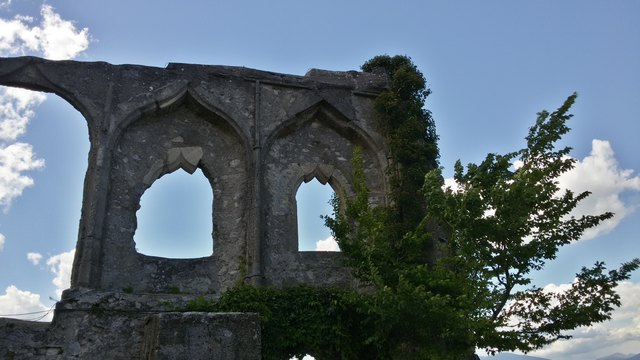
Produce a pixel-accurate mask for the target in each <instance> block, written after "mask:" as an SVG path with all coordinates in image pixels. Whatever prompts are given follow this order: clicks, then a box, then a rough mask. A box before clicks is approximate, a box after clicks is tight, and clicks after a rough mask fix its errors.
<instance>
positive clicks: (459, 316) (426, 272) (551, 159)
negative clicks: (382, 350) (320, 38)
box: [327, 57, 640, 359]
mask: <svg viewBox="0 0 640 360" xmlns="http://www.w3.org/2000/svg"><path fill="white" fill-rule="evenodd" d="M398 63H399V64H402V65H400V66H399V67H397V66H394V64H398ZM370 64H378V65H380V64H382V66H385V68H386V69H387V71H388V73H389V74H390V76H391V78H392V79H393V80H392V84H393V85H392V86H391V89H390V91H389V92H391V93H393V94H383V95H381V96H380V98H379V101H380V102H382V103H383V105H378V106H377V107H376V109H377V111H378V116H379V117H380V118H381V119H383V122H382V125H381V129H382V130H381V131H382V133H383V134H385V135H386V136H387V137H388V138H389V143H390V144H391V145H390V152H391V155H392V156H391V158H392V159H393V160H395V163H394V164H392V166H390V171H389V177H390V179H391V182H392V184H404V183H405V181H407V179H413V177H414V176H415V174H416V173H421V174H422V180H423V184H422V186H421V188H420V191H419V192H420V196H416V194H415V193H413V192H411V195H408V192H407V191H406V190H405V189H404V188H403V186H392V192H393V193H394V195H393V196H392V199H393V201H394V202H393V203H392V204H390V205H388V206H377V207H373V206H370V205H369V203H368V194H367V189H366V187H365V186H364V185H363V184H364V176H363V172H362V168H361V165H359V164H358V162H359V161H361V160H360V159H359V156H358V154H356V156H354V166H355V168H356V173H355V175H356V176H355V179H356V180H355V181H356V184H357V185H356V195H355V196H354V197H353V198H351V199H349V200H347V201H346V202H345V203H344V204H340V203H339V202H337V200H336V203H335V207H336V210H335V215H336V217H337V218H336V220H332V219H327V224H328V225H329V226H330V227H331V229H332V230H333V232H334V235H335V237H336V239H337V241H338V243H339V244H340V247H341V249H343V251H344V253H345V257H346V258H347V261H348V263H349V265H350V266H352V267H353V268H354V270H355V273H356V274H357V276H358V277H359V278H360V279H361V280H363V281H364V282H365V283H368V284H371V285H372V286H373V288H374V289H375V291H374V292H373V295H372V298H373V299H374V300H372V301H371V304H372V313H375V314H376V316H377V317H378V318H380V319H384V320H383V321H384V325H381V326H380V327H379V328H378V329H377V332H376V334H375V335H374V336H375V337H376V339H377V340H376V341H379V342H380V343H384V344H385V345H384V346H386V348H387V349H388V351H389V352H388V354H389V356H390V357H394V358H403V359H404V358H433V359H445V358H447V357H451V358H461V357H463V356H465V353H466V352H468V351H469V350H470V349H474V348H476V347H480V348H485V349H486V350H487V351H488V352H490V353H495V352H496V351H508V350H521V351H524V352H527V351H531V350H534V349H539V348H541V347H543V346H545V345H548V344H550V343H552V342H553V341H556V340H558V339H563V338H569V337H570V336H569V335H567V333H566V331H567V330H571V329H575V328H576V327H579V326H588V325H591V324H593V323H597V322H601V321H604V320H607V319H609V318H610V317H611V313H612V311H613V309H614V308H615V307H617V306H620V297H619V295H618V294H617V293H616V291H615V287H616V286H617V285H618V284H619V282H620V281H623V280H625V279H628V278H629V276H630V274H631V272H632V271H634V270H635V269H637V268H638V266H640V260H639V259H633V260H631V261H630V262H627V263H624V264H622V265H621V266H620V268H618V269H614V270H610V271H607V269H606V267H605V264H604V263H602V262H598V263H596V264H595V265H593V266H592V267H584V268H582V270H580V271H579V272H578V273H577V274H576V278H575V281H574V282H573V284H572V285H571V287H570V288H569V289H568V290H566V291H563V292H555V293H553V292H546V291H544V290H543V289H541V288H538V287H536V286H533V285H532V278H531V276H532V274H533V273H534V272H535V271H538V270H541V269H542V268H543V267H544V266H545V264H546V262H547V261H550V260H553V259H555V257H556V256H557V253H558V250H559V249H560V248H561V247H562V246H564V245H568V244H570V243H572V242H574V241H577V240H579V239H580V237H581V236H582V234H583V233H584V231H585V230H587V229H589V228H592V227H595V226H597V225H598V224H600V223H601V222H602V221H604V220H606V219H609V218H611V217H612V216H613V214H612V213H604V214H594V215H584V216H581V217H574V216H572V215H571V212H572V210H573V209H575V208H576V206H577V205H578V203H579V202H580V201H582V200H584V199H585V198H586V197H588V196H589V194H590V193H589V192H588V191H585V192H582V193H579V194H575V193H573V192H572V191H570V190H567V189H560V188H559V186H558V178H559V176H560V175H562V174H564V173H566V172H567V171H570V170H571V169H572V168H573V166H574V162H575V160H574V159H572V158H570V157H569V156H568V154H569V152H570V150H571V149H570V148H569V147H563V148H560V149H558V148H557V143H558V141H559V140H560V139H561V138H562V136H563V135H564V134H566V133H567V132H568V131H569V127H568V126H567V121H568V120H569V119H570V118H571V117H572V115H570V114H569V110H570V108H571V106H572V105H573V103H574V102H575V100H576V96H577V95H576V94H573V95H571V96H569V97H568V98H567V99H566V101H565V102H564V103H563V104H562V106H560V107H559V108H558V110H556V111H554V112H552V113H549V112H547V111H542V112H540V113H538V117H537V120H536V122H535V124H534V125H533V126H532V127H531V128H530V130H529V134H528V135H527V136H526V138H525V139H526V147H525V148H523V149H521V150H517V151H514V152H510V153H507V154H504V155H498V154H488V155H487V157H486V158H485V160H484V161H482V162H481V163H480V164H468V165H467V166H466V167H463V166H462V165H461V163H460V161H458V162H457V163H456V164H455V166H454V170H455V175H454V179H455V182H456V184H457V187H456V188H455V189H452V188H450V187H445V186H444V181H443V177H442V173H441V170H440V169H439V168H437V167H436V166H434V165H435V164H437V163H436V162H435V160H436V159H437V156H434V154H433V152H429V151H428V150H427V149H434V148H435V149H437V147H435V146H434V145H432V147H430V148H429V147H426V146H424V145H422V144H420V145H418V143H419V141H417V138H416V135H415V134H412V135H411V136H410V137H409V138H408V139H406V141H402V140H398V139H396V138H395V137H396V136H399V137H401V136H402V135H398V134H404V132H403V131H395V132H389V131H387V130H386V129H387V128H388V127H389V126H390V125H387V124H402V121H403V120H402V119H394V117H395V116H399V117H408V118H409V119H413V118H412V117H411V115H410V113H409V112H408V111H405V112H399V111H397V110H396V108H394V107H392V106H385V105H384V104H387V103H394V101H393V100H391V101H390V100H389V98H391V99H396V97H401V96H403V94H404V96H405V100H403V101H409V102H412V101H413V102H414V103H416V105H415V106H416V107H417V106H418V105H419V104H417V103H419V102H420V101H422V100H424V96H426V95H428V91H425V90H421V89H420V88H419V87H418V86H416V85H415V84H419V83H420V82H419V81H416V80H415V79H414V78H413V77H410V76H407V75H406V74H405V73H406V71H408V70H407V69H412V67H411V65H408V64H410V60H408V59H407V58H404V57H401V59H398V57H394V58H389V57H379V58H375V59H373V60H372V61H370V62H368V63H367V64H365V66H364V67H363V69H365V70H367V69H368V68H369V66H370ZM390 64H391V65H390ZM413 69H414V70H415V68H413ZM415 71H416V72H414V75H415V76H421V74H419V72H417V70H415ZM396 74H397V76H398V77H396ZM406 79H408V80H406ZM404 81H407V82H408V83H409V84H408V85H407V86H406V87H405V86H402V85H398V84H396V83H397V82H404ZM421 84H424V82H422V83H421ZM405 88H411V89H413V91H414V92H415V93H416V94H417V95H414V96H413V97H410V96H407V95H406V93H405V92H403V91H402V89H405ZM395 101H396V103H402V101H397V100H395ZM402 108H403V109H409V108H410V107H408V106H404V107H402ZM422 121H424V122H425V124H426V126H427V127H429V126H432V122H431V119H430V118H428V119H422ZM408 123H410V121H409V122H408ZM400 126H403V125H400ZM407 131H409V130H407ZM413 131H414V132H415V130H413ZM409 132H411V131H409ZM429 134H435V132H429ZM423 139H424V141H435V139H436V137H435V135H432V136H426V137H424V138H423ZM396 141H397V142H399V143H402V144H403V147H401V148H396V147H394V146H393V144H394V142H396ZM394 152H395V154H394ZM412 152H415V154H414V155H413V159H419V158H420V157H421V156H424V157H427V156H431V158H430V160H431V161H424V162H423V163H421V164H417V163H414V162H413V161H402V159H405V158H406V155H404V154H406V153H412ZM414 161H416V160H414ZM405 195H407V196H405ZM404 209H412V210H413V214H414V215H415V216H419V217H420V218H419V219H417V217H413V218H412V220H413V221H406V219H405V218H403V216H402V212H403V211H404Z"/></svg>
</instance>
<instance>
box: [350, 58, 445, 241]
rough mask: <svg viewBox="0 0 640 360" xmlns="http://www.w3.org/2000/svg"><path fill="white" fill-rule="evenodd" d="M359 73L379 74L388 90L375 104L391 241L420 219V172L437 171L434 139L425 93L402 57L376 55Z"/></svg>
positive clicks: (423, 83) (414, 69)
mask: <svg viewBox="0 0 640 360" xmlns="http://www.w3.org/2000/svg"><path fill="white" fill-rule="evenodd" d="M362 70H363V71H365V72H375V71H384V72H385V73H386V74H387V76H388V77H389V82H390V83H389V88H388V89H386V90H385V91H383V92H382V93H381V94H380V95H378V97H377V98H376V100H375V104H374V109H375V112H376V116H375V122H376V125H377V130H378V131H379V132H380V133H381V134H382V136H384V138H385V143H386V144H387V146H388V147H389V154H390V158H391V164H390V167H389V173H388V175H389V180H390V182H391V187H392V189H391V194H390V195H391V197H392V201H393V204H394V207H395V209H394V211H393V212H392V213H391V214H389V215H393V216H394V218H395V219H393V222H392V223H393V224H395V225H396V226H394V228H395V229H394V230H395V231H396V232H397V234H395V236H394V237H395V238H398V237H399V236H402V233H404V232H405V231H406V230H407V229H413V228H415V226H416V225H417V224H418V223H419V222H420V221H421V220H422V218H423V217H424V211H425V205H424V202H423V201H421V200H422V196H421V192H420V190H421V188H422V185H423V183H424V174H426V173H427V171H429V170H432V169H436V168H438V158H439V151H438V135H437V134H436V126H435V123H434V121H433V118H432V116H431V112H430V111H429V110H427V109H426V108H425V100H426V98H427V96H429V94H431V90H429V89H428V88H427V86H426V80H425V78H424V76H423V75H422V73H421V72H420V70H418V68H417V67H416V65H415V64H413V62H412V61H411V59H410V58H409V57H407V56H401V55H396V56H393V57H392V56H389V55H380V56H376V57H374V58H373V59H371V60H369V61H367V62H366V63H364V65H362Z"/></svg>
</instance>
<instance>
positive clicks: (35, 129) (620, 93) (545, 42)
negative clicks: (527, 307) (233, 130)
mask: <svg viewBox="0 0 640 360" xmlns="http://www.w3.org/2000/svg"><path fill="white" fill-rule="evenodd" d="M18 15H19V17H17V18H16V16H18ZM639 16H640V2H638V1H635V0H628V1H625V0H618V1H605V0H602V1H590V0H565V1H553V0H536V1H534V0H530V1H517V2H516V1H507V0H504V1H497V0H487V1H482V2H480V1H455V0H453V1H452V0H448V1H444V0H443V1H403V2H393V1H379V0H373V1H351V2H345V1H325V2H322V3H309V2H303V1H299V0H298V1H293V0H286V1H271V2H266V1H248V0H243V1H233V2H221V1H191V2H188V3H187V2H177V1H154V2H145V1H127V2H124V1H101V2H89V1H81V2H80V1H79V2H69V1H55V0H50V1H47V2H42V1H32V0H13V1H7V0H5V1H0V19H2V20H0V55H2V56H17V55H21V54H33V55H38V56H48V57H53V58H72V57H73V58H75V59H77V60H83V61H107V62H111V63H116V64H122V63H138V64H144V65H151V66H160V67H164V66H166V64H167V63H169V62H189V63H203V64H223V65H237V66H246V67H252V68H258V69H263V70H269V71H276V72H284V73H292V74H304V73H305V72H306V71H307V70H309V69H310V68H324V69H332V70H354V69H358V68H359V66H360V65H361V64H362V63H363V62H364V61H366V60H368V59H370V58H371V57H373V56H375V55H378V54H385V53H386V54H390V55H395V54H405V55H409V56H411V57H412V59H413V61H414V62H415V63H416V65H417V66H418V67H419V68H420V69H421V70H422V72H423V73H424V74H425V77H426V78H427V81H428V84H429V86H430V88H431V89H432V91H433V94H432V95H431V96H430V97H429V98H428V100H427V107H428V108H429V109H430V110H431V111H432V112H433V115H434V118H435V121H436V126H437V131H438V134H439V135H440V151H441V165H442V166H444V168H445V175H447V176H450V175H451V169H452V165H453V163H454V161H455V160H457V159H461V160H462V162H463V163H468V162H477V161H480V160H481V159H482V158H483V157H484V156H485V155H486V154H487V153H488V152H496V153H504V152H508V151H512V150H515V149H518V148H520V147H522V146H524V140H523V138H524V136H525V135H526V132H527V129H528V127H529V126H531V125H532V124H533V121H534V120H535V114H536V112H537V111H539V110H541V109H549V110H553V109H555V108H556V107H557V106H559V105H560V104H561V103H562V101H563V100H564V99H565V98H566V97H567V96H569V95H570V94H571V93H572V92H574V91H577V92H578V94H579V96H578V101H577V103H576V105H575V106H574V108H573V113H574V114H575V117H574V119H573V120H571V123H570V126H571V127H572V128H573V130H572V132H571V133H570V134H569V135H567V136H566V137H565V139H564V140H563V144H565V145H569V146H571V147H573V149H574V150H573V152H572V153H571V155H572V156H573V157H574V158H576V159H578V160H579V163H578V167H577V169H576V171H575V172H574V173H573V174H570V175H569V176H567V177H566V178H564V179H562V183H561V184H562V185H564V186H567V187H570V188H573V189H574V190H578V191H579V190H586V189H590V190H592V191H593V192H594V194H593V196H592V198H591V200H590V202H589V203H588V204H586V205H585V206H584V207H583V209H582V210H583V211H587V212H589V211H592V212H593V211H600V212H602V211H608V210H612V211H615V212H616V213H617V214H618V216H617V219H616V221H615V222H612V223H609V224H607V225H606V226H604V227H601V228H600V229H597V231H596V232H592V233H591V234H589V236H588V237H590V238H589V239H584V240H581V241H579V242H577V243H575V244H572V245H569V246H567V247H566V248H564V249H563V250H562V251H561V252H560V255H559V257H558V259H557V261H555V262H553V263H550V264H549V266H548V267H547V269H546V270H544V271H542V272H541V273H540V274H537V275H536V278H535V280H536V283H537V284H538V285H540V286H545V285H548V284H555V286H556V287H561V286H562V284H568V283H570V282H571V281H572V280H573V276H574V274H575V272H577V271H578V270H579V268H580V267H581V266H583V265H591V264H593V263H594V262H595V261H597V260H603V261H605V262H606V263H607V264H608V265H610V266H612V267H613V266H616V265H617V264H619V263H620V262H622V261H625V260H629V259H630V258H632V257H634V256H635V257H637V256H640V243H639V241H638V235H637V234H638V233H639V230H640V227H639V225H638V224H640V211H639V210H638V209H637V207H638V206H639V205H640V177H638V171H640V157H639V156H638V153H639V150H640V145H638V137H639V134H640V101H638V99H639V98H640V66H638V64H640V22H639V21H637V19H638V17H639ZM12 35H15V36H13V37H12ZM0 96H1V97H0V99H1V100H0V208H1V209H0V234H1V235H0V315H2V314H15V313H20V312H29V311H33V310H35V309H37V310H40V309H44V308H48V307H49V306H51V304H52V303H53V301H51V300H49V297H52V298H58V297H59V293H60V291H61V289H62V288H64V287H65V286H67V285H66V284H68V276H69V269H70V264H69V261H70V259H71V258H72V253H71V252H70V251H71V250H72V249H73V247H74V246H75V240H76V237H77V226H78V220H79V213H80V201H81V195H82V193H81V192H82V182H83V177H84V172H85V170H86V165H87V153H88V136H87V129H86V125H85V123H84V120H83V119H82V117H81V116H80V114H79V113H78V112H77V111H76V110H75V109H73V108H72V107H71V106H70V105H68V104H66V103H65V102H64V101H63V100H61V99H59V98H57V97H56V96H54V95H49V96H47V97H46V100H44V98H42V97H41V96H38V95H25V94H24V93H16V92H13V91H9V90H2V92H0ZM7 104H10V105H7ZM11 111H13V112H11ZM30 111H31V112H30ZM8 121H13V122H11V124H13V126H8V125H6V124H9V122H8ZM3 123H4V124H5V125H1V124H3ZM18 130H24V132H23V133H20V131H18ZM594 140H595V141H594ZM19 144H22V145H19ZM173 177H175V179H173ZM194 177H195V178H194ZM29 179H30V180H29ZM161 181H162V182H163V183H164V182H165V181H166V182H167V183H168V185H166V187H167V188H168V189H169V190H167V191H166V192H163V191H162V190H160V189H159V186H160V185H162V186H165V185H164V184H161V183H160V182H158V184H157V185H154V187H152V188H151V189H150V191H151V190H153V192H154V193H155V192H156V190H158V193H159V194H160V195H158V198H157V199H155V200H154V199H153V198H150V199H149V200H148V201H151V202H152V201H159V202H160V203H162V202H163V201H165V202H166V201H172V204H175V199H176V198H178V197H179V198H182V196H177V195H176V193H175V191H178V190H177V189H180V188H183V187H185V186H187V187H188V188H202V189H204V190H202V191H203V192H204V193H206V186H205V187H202V184H203V181H204V177H202V176H201V175H199V174H198V173H196V174H194V175H192V176H191V177H189V176H186V175H185V176H182V175H176V176H173V174H172V176H168V177H167V178H166V179H165V178H163V179H161ZM172 183H173V185H172ZM187 183H188V184H193V185H185V184H187ZM171 189H173V190H171ZM325 189H327V188H326V187H325ZM310 192H311V193H312V194H314V196H317V195H318V190H314V191H310ZM326 192H327V191H326ZM163 194H165V195H163ZM166 194H168V195H166ZM147 195H148V196H149V197H150V196H151V192H149V194H145V196H144V197H143V200H142V201H143V204H142V208H143V209H144V210H145V211H146V209H147V208H150V209H160V208H162V206H161V205H149V206H145V203H144V202H145V201H147V199H146V197H147ZM163 196H165V198H164V199H163V198H162V197H163ZM206 196H209V197H210V196H211V194H210V193H209V194H206ZM206 196H204V195H203V196H196V197H195V199H200V200H202V199H205V200H204V201H200V202H198V204H195V205H194V203H196V200H194V201H192V202H189V201H187V202H186V203H185V204H182V205H180V206H184V208H185V209H186V210H185V211H183V212H186V211H192V212H193V213H198V214H202V212H203V211H204V210H195V209H208V208H207V206H210V205H208V204H210V200H206V199H207V198H206ZM324 196H325V197H326V196H328V195H327V194H325V195H324ZM176 207H177V205H176ZM141 211H142V210H141ZM207 211H209V214H210V210H207ZM303 212H304V213H306V212H307V210H305V209H301V210H299V213H303ZM141 214H142V213H141ZM151 214H152V215H151V216H154V215H156V214H155V213H154V211H153V210H151ZM141 216H142V215H141ZM311 217H312V218H317V215H314V216H311ZM169 218H171V216H170V215H169ZM205 222H206V221H205ZM208 226H209V228H208V229H207V228H206V226H204V227H198V226H192V227H189V229H190V230H194V231H196V232H197V233H194V235H193V236H194V237H195V238H198V237H199V238H202V237H203V236H204V237H207V236H210V235H209V234H210V232H211V228H210V224H208ZM304 228H305V230H308V231H309V232H310V235H309V236H310V237H313V236H314V234H315V235H316V238H315V240H309V241H308V242H309V244H310V246H313V243H314V241H317V240H323V239H326V237H327V236H328V234H327V232H326V230H322V229H320V228H319V227H318V226H315V225H314V226H311V225H309V226H306V225H305V226H304ZM141 229H142V228H141ZM323 231H325V232H323ZM142 235H143V234H139V233H137V234H136V236H137V237H138V236H142ZM149 236H150V237H151V236H152V235H149ZM168 243H169V244H170V241H168ZM200 243H201V242H200ZM150 247H151V248H153V247H154V245H153V244H150ZM158 247H160V246H159V245H158ZM139 250H140V251H142V252H145V251H146V250H145V249H144V246H143V241H142V239H141V240H140V244H139ZM152 250H153V249H152ZM152 250H150V251H152ZM153 251H155V250H153ZM168 251H176V250H175V249H174V250H171V249H169V250H168ZM199 251H200V250H199ZM202 251H205V252H206V251H207V249H206V246H205V249H203V250H202ZM29 253H31V255H29V256H28V255H27V254H29ZM184 256H190V255H189V254H185V255H184ZM631 280H632V281H630V282H628V283H625V284H624V285H623V286H622V287H621V289H620V291H621V293H622V294H623V301H624V304H623V308H622V309H620V310H619V311H618V312H616V314H615V315H614V321H612V322H608V323H605V324H600V325H598V326H595V327H593V328H590V329H579V330H578V331H576V333H575V339H574V340H572V341H569V342H562V343H558V344H554V345H552V346H550V347H549V348H548V349H546V350H543V351H540V352H537V353H536V354H537V355H539V356H544V357H548V358H552V359H589V358H594V359H595V358H596V357H598V356H601V355H607V354H610V353H613V352H617V351H620V352H635V353H638V352H640V310H638V309H640V300H639V299H640V274H637V273H636V274H635V275H634V276H633V278H632V279H631ZM549 288H552V286H550V287H549Z"/></svg>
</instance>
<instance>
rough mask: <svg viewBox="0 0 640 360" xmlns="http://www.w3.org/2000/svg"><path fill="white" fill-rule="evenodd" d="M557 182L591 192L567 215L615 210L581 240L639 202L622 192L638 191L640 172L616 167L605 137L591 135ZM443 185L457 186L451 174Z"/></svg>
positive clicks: (612, 223)
mask: <svg viewBox="0 0 640 360" xmlns="http://www.w3.org/2000/svg"><path fill="white" fill-rule="evenodd" d="M520 166H522V164H521V162H519V161H517V162H516V164H514V167H515V168H516V169H517V168H519V167H520ZM558 185H559V186H560V188H561V189H563V190H564V189H569V190H571V191H573V192H574V193H581V192H583V191H590V192H591V195H590V196H589V197H587V198H586V199H584V200H582V202H580V204H579V205H578V206H577V207H576V208H575V209H574V210H573V211H572V212H571V214H569V215H570V216H576V217H580V216H582V215H598V214H602V213H605V212H607V211H610V212H613V213H614V214H615V216H614V217H613V218H611V219H609V220H606V221H604V222H603V223H601V224H600V225H599V226H597V227H594V228H592V229H588V230H587V231H585V233H584V234H583V236H582V238H581V240H588V239H593V238H595V237H597V236H599V235H602V234H605V233H607V232H609V231H611V230H613V229H614V228H615V227H616V226H618V224H619V223H620V221H622V219H624V218H625V217H626V216H627V215H629V214H631V213H632V212H633V211H634V210H635V209H636V208H637V207H638V206H640V204H638V203H637V202H636V203H634V202H629V201H625V196H624V195H625V193H630V192H636V193H638V192H640V176H634V171H633V170H630V169H621V168H620V166H619V164H618V161H617V160H616V158H615V153H614V151H613V147H612V146H611V144H610V143H609V141H606V140H598V139H594V140H593V141H592V142H591V153H590V154H589V155H588V156H586V157H584V158H583V159H576V163H575V167H574V168H573V169H572V170H571V171H568V172H566V173H564V174H563V175H562V176H560V177H559V178H558ZM444 187H450V188H451V189H452V190H453V191H458V190H459V189H460V187H459V186H458V184H457V183H456V182H455V180H454V179H452V178H448V179H445V180H444Z"/></svg>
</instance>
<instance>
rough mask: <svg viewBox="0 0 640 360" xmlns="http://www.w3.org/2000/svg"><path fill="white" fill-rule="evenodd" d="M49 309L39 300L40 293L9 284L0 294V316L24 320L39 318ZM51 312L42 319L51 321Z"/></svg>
mask: <svg viewBox="0 0 640 360" xmlns="http://www.w3.org/2000/svg"><path fill="white" fill-rule="evenodd" d="M47 310H49V308H48V307H46V306H45V305H43V304H42V302H41V301H40V295H38V294H35V293H32V292H30V291H24V290H20V289H18V288H17V287H16V286H15V285H9V286H8V287H7V288H6V289H5V292H4V294H3V295H0V316H2V317H12V318H17V319H25V320H36V319H40V318H41V317H42V316H43V315H45V314H46V311H47ZM52 316H53V315H52V314H48V315H47V316H45V317H44V318H42V319H40V320H42V321H51V317H52Z"/></svg>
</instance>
